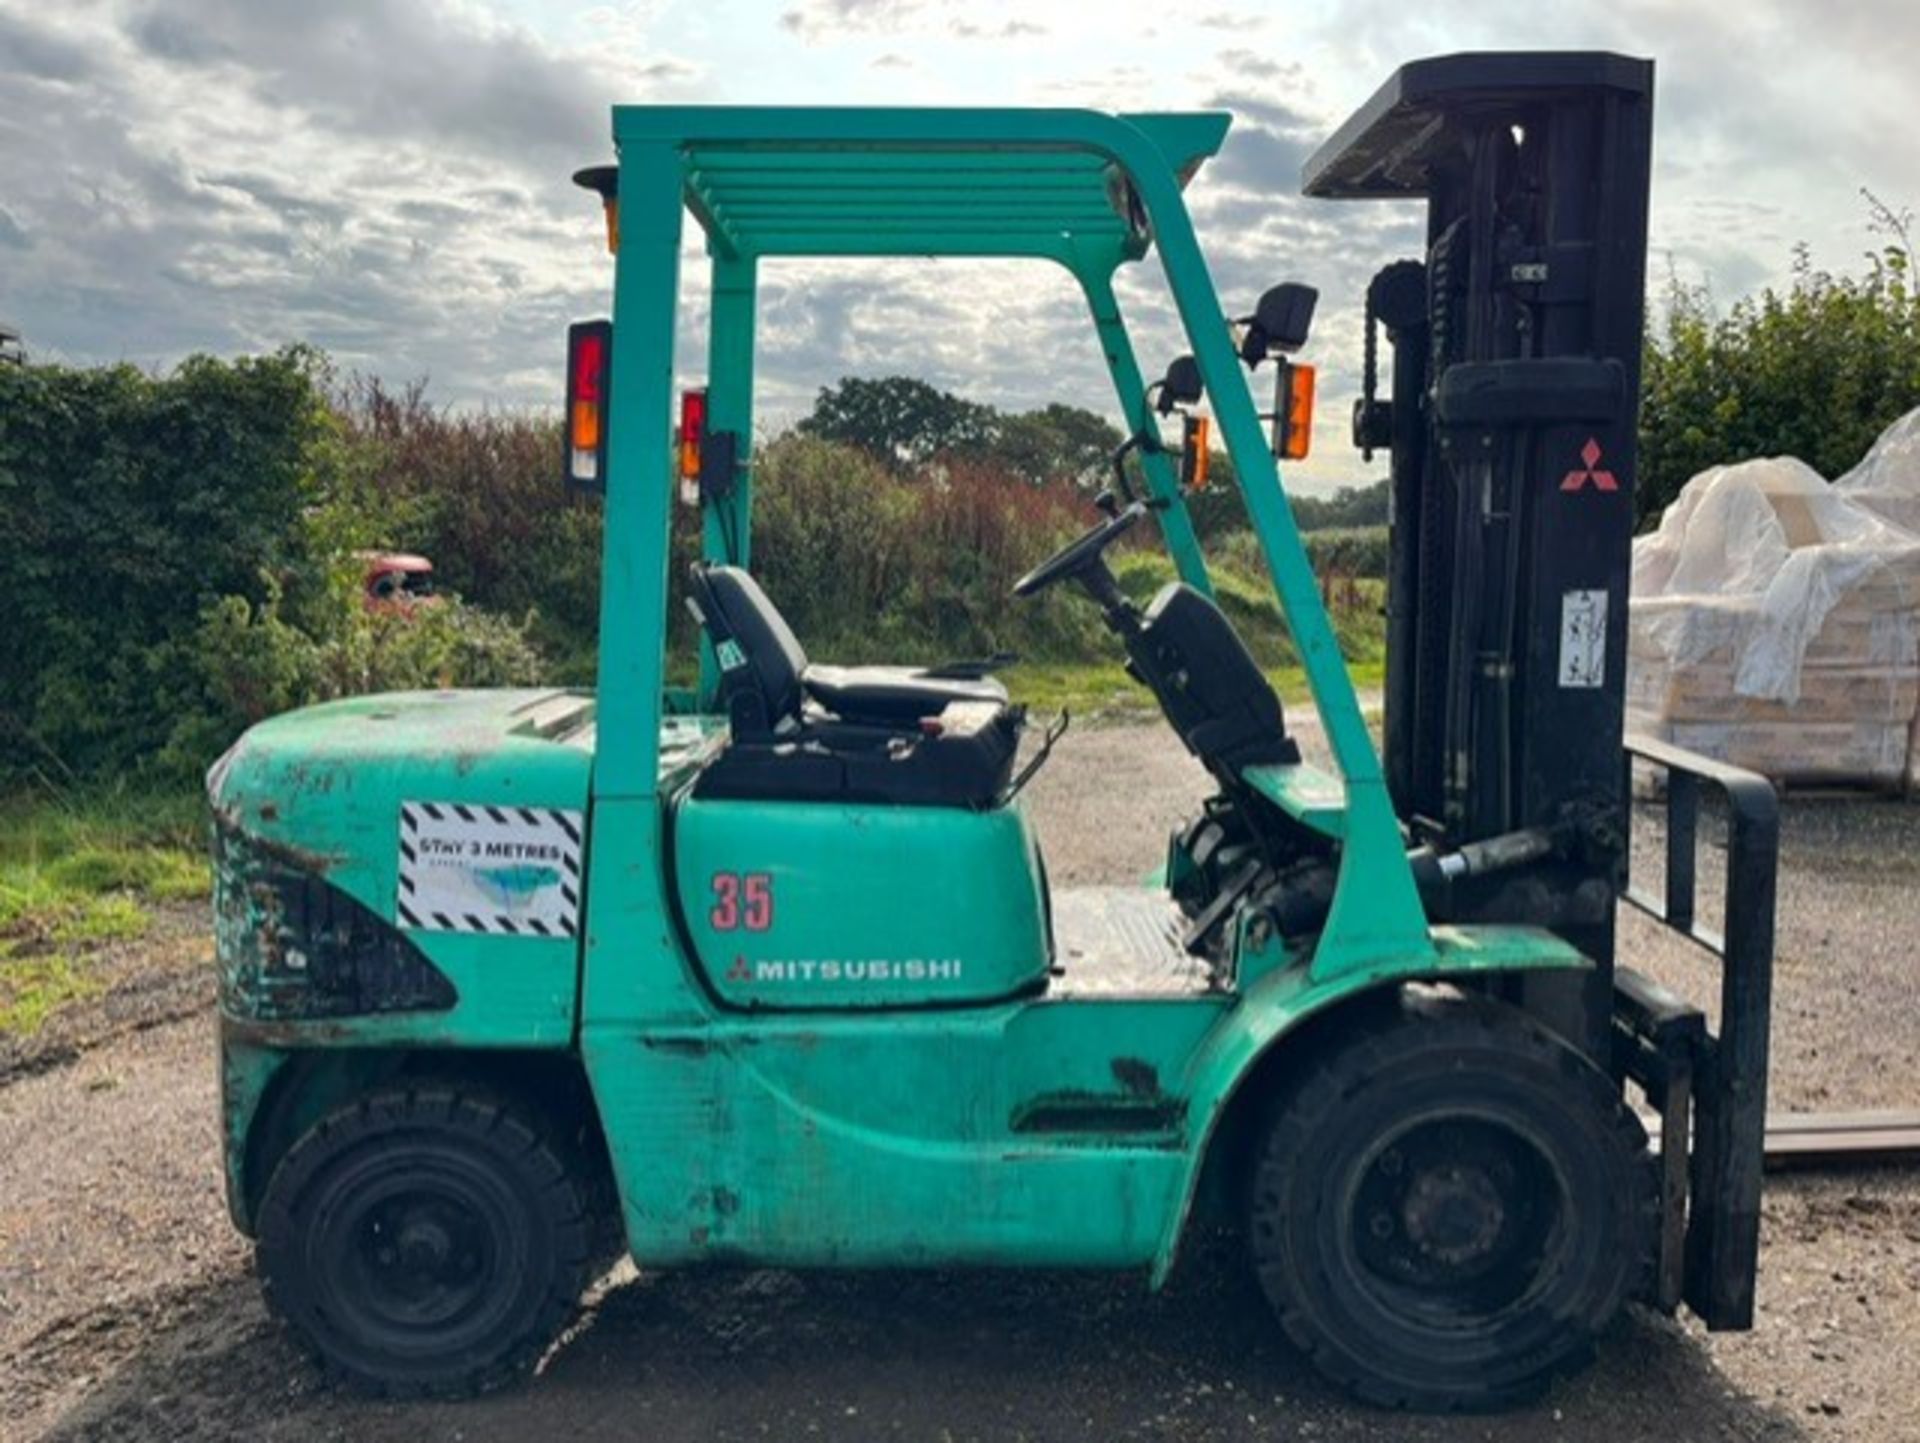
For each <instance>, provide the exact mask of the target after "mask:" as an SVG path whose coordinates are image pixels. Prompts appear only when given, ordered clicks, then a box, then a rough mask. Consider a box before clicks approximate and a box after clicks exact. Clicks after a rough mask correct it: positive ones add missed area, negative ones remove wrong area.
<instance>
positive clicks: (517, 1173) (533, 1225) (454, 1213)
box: [258, 1084, 594, 1396]
mask: <svg viewBox="0 0 1920 1443" xmlns="http://www.w3.org/2000/svg"><path fill="white" fill-rule="evenodd" d="M552 1133H553V1129H551V1128H549V1127H548V1126H547V1125H546V1124H545V1122H544V1120H543V1119H542V1118H541V1117H540V1116H539V1115H537V1114H535V1113H533V1112H531V1111H529V1110H526V1109H523V1108H522V1107H521V1106H519V1105H518V1104H516V1103H514V1102H511V1101H509V1100H506V1099H502V1098H499V1097H495V1096H492V1095H491V1094H487V1093H483V1092H479V1091H475V1090H469V1089H464V1088H459V1087H455V1086H441V1085H430V1084H422V1085H417V1086H413V1087H406V1086H396V1087H393V1088H390V1089H383V1090H381V1091H379V1092H376V1093H373V1094H371V1095H370V1096H367V1097H365V1098H362V1099H360V1100H358V1101H356V1102H354V1103H351V1104H349V1105H348V1106H345V1107H342V1108H340V1109H339V1110H337V1111H335V1112H333V1113H330V1114H329V1115H327V1116H326V1117H324V1118H322V1119H321V1120H320V1121H319V1122H318V1123H316V1124H315V1125H314V1126H313V1127H312V1128H311V1129H310V1130H309V1131H308V1132H307V1133H306V1134H305V1136H303V1137H302V1138H301V1139H300V1140H299V1141H298V1142H297V1143H295V1144H294V1146H293V1147H292V1148H291V1149H290V1150H289V1151H288V1153H287V1155H286V1157H285V1158H284V1159H283V1160H282V1161H281V1163H280V1165H279V1166H278V1167H277V1168H275V1169H274V1172H273V1176H272V1178H271V1179H270V1180H269V1182H268V1184H267V1189H266V1194H265V1196H264V1198H263V1199H262V1201H261V1209H260V1229H259V1242H258V1261H259V1267H260V1272H261V1276H262V1279H263V1281H264V1283H265V1285H266V1292H267V1299H268V1302H269V1303H270V1304H271V1305H272V1306H273V1308H274V1310H275V1311H276V1312H278V1313H279V1314H280V1315H281V1316H282V1317H283V1318H284V1319H285V1320H286V1321H287V1323H288V1324H289V1325H291V1327H292V1328H293V1330H294V1332H295V1333H297V1334H298V1335H299V1336H300V1337H301V1339H302V1340H303V1341H304V1342H306V1343H307V1344H308V1345H309V1347H311V1349H312V1350H313V1351H314V1352H315V1353H317V1354H318V1355H319V1357H320V1360H321V1361H322V1363H323V1364H325V1365H326V1366H327V1367H329V1368H330V1369H331V1370H332V1371H334V1372H335V1373H337V1374H339V1375H341V1376H343V1377H344V1378H345V1379H346V1380H347V1381H348V1382H350V1383H352V1384H354V1385H355V1386H358V1387H360V1388H362V1389H364V1390H367V1391H370V1392H375V1393H380V1394H386V1395H402V1396H407V1395H423V1394H432V1395H446V1394H460V1393H471V1392H478V1391H482V1390H484V1389H487V1388H490V1387H494V1386H497V1385H498V1384H500V1383H503V1382H506V1381H508V1380H510V1379H512V1378H513V1377H515V1376H517V1375H519V1374H520V1373H522V1372H524V1371H526V1370H527V1369H529V1368H531V1367H532V1366H533V1364H534V1363H535V1362H537V1361H538V1359H539V1357H540V1354H541V1353H542V1352H543V1351H544V1350H545V1348H546V1347H547V1345H548V1344H549V1343H550V1342H552V1340H553V1339H554V1337H555V1336H556V1335H557V1334H558V1333H559V1331H560V1328H561V1325H562V1324H563V1323H564V1322H565V1321H566V1319H567V1318H568V1317H569V1316H570V1315H571V1313H572V1311H573V1309H574V1307H575V1305H576V1304H577V1302H578V1300H579V1297H580V1293H581V1290H582V1289H583V1288H584V1287H585V1285H586V1283H587V1282H588V1281H590V1279H589V1278H588V1277H587V1272H588V1265H589V1259H590V1256H591V1254H592V1251H593V1243H594V1238H593V1236H592V1228H591V1217H590V1214H589V1207H588V1202H587V1196H588V1194H587V1189H586V1187H585V1186H584V1184H583V1181H582V1176H581V1174H582V1171H583V1170H582V1169H581V1168H580V1167H579V1166H578V1165H577V1164H570V1163H569V1161H568V1160H567V1157H568V1154H567V1150H566V1149H565V1148H563V1147H562V1146H561V1145H560V1144H559V1143H558V1142H557V1141H555V1140H554V1138H553V1136H552Z"/></svg>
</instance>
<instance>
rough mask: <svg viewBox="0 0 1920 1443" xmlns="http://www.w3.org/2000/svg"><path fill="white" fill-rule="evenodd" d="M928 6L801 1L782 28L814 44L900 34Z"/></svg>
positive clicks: (903, 1) (919, 0) (873, 0)
mask: <svg viewBox="0 0 1920 1443" xmlns="http://www.w3.org/2000/svg"><path fill="white" fill-rule="evenodd" d="M926 4H927V0H801V3H800V4H799V5H796V6H794V8H793V9H791V10H788V11H787V12H785V13H784V14H783V15H781V17H780V24H781V26H782V27H783V28H784V29H786V30H789V31H791V32H792V33H793V34H795V35H798V36H799V37H800V38H801V39H802V40H804V41H806V42H808V43H809V44H812V43H813V42H815V41H818V40H824V39H827V38H829V37H831V36H835V35H845V34H859V33H873V32H880V33H882V34H884V33H887V32H890V31H896V30H899V29H901V28H902V27H903V26H904V25H906V24H907V23H908V22H909V21H911V20H912V19H914V18H915V17H916V16H917V15H919V14H920V13H921V12H922V11H924V10H925V9H926Z"/></svg>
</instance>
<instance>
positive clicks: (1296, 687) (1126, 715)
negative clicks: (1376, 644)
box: [1001, 660, 1386, 721]
mask: <svg viewBox="0 0 1920 1443" xmlns="http://www.w3.org/2000/svg"><path fill="white" fill-rule="evenodd" d="M1347 673H1348V675H1349V676H1351V677H1352V678H1353V686H1354V690H1355V691H1357V692H1359V693H1360V694H1361V700H1362V702H1363V703H1365V702H1366V700H1367V697H1368V695H1369V694H1370V693H1375V694H1377V693H1378V692H1379V690H1380V689H1381V687H1382V686H1384V685H1385V683H1386V663H1385V662H1383V661H1376V660H1364V661H1357V662H1353V663H1350V664H1349V665H1348V667H1347ZM1266 674H1267V680H1268V681H1270V682H1272V683H1273V689H1274V690H1275V691H1277V692H1279V693H1280V699H1281V701H1283V702H1285V703H1286V704H1287V705H1288V706H1289V707H1311V706H1312V705H1313V701H1312V697H1311V695H1310V694H1309V692H1308V690H1307V674H1306V672H1305V671H1304V670H1303V669H1302V668H1300V667H1297V666H1270V667H1267V668H1266ZM1001 678H1002V680H1004V681H1005V682H1006V684H1007V691H1008V693H1009V694H1010V695H1011V696H1012V697H1013V699H1014V700H1015V701H1019V702H1025V703H1026V704H1027V706H1028V707H1029V708H1030V709H1031V710H1032V711H1033V713H1034V714H1035V716H1039V717H1044V716H1049V715H1051V714H1052V713H1054V712H1057V711H1059V710H1060V709H1061V708H1062V707H1065V708H1066V709H1067V710H1068V711H1070V712H1072V713H1073V715H1074V716H1076V717H1080V718H1095V717H1098V718H1102V719H1106V720H1112V721H1135V720H1140V719H1144V718H1150V717H1153V716H1155V715H1157V714H1158V713H1157V710H1156V708H1155V707H1154V702H1153V697H1152V696H1151V695H1150V694H1149V693H1148V691H1147V689H1146V688H1145V687H1143V686H1141V685H1140V683H1139V682H1137V681H1135V680H1134V679H1133V678H1132V677H1130V676H1128V675H1127V673H1126V670H1125V668H1124V667H1121V666H1120V665H1118V664H1117V663H1107V662H1052V663H1049V662H1022V663H1021V664H1020V665H1019V666H1015V667H1011V668H1009V669H1008V670H1007V671H1005V672H1002V673H1001Z"/></svg>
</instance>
